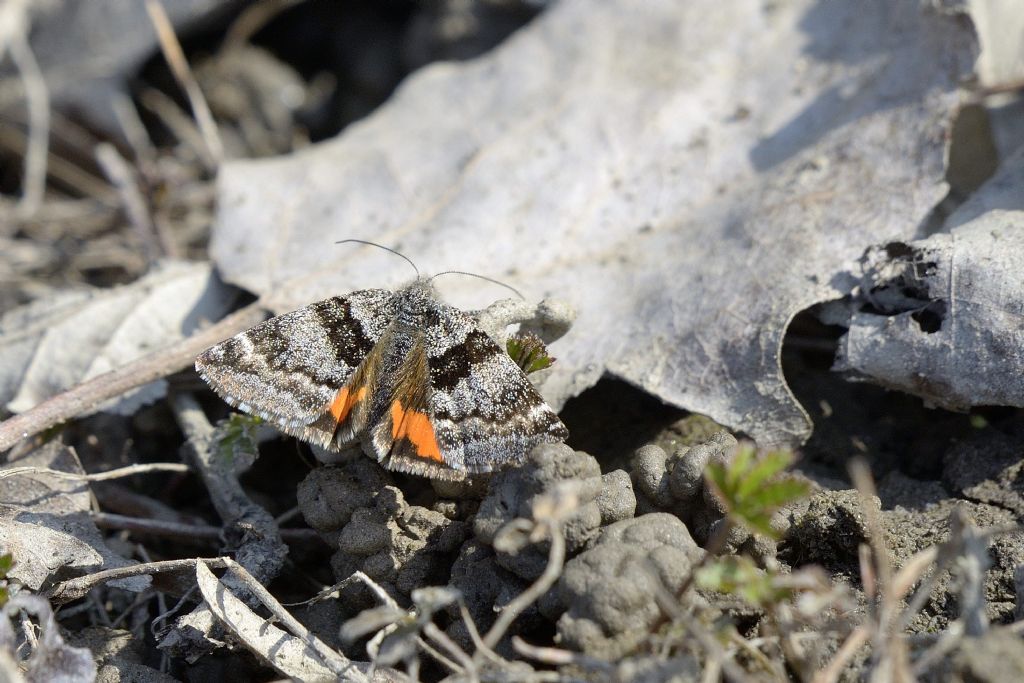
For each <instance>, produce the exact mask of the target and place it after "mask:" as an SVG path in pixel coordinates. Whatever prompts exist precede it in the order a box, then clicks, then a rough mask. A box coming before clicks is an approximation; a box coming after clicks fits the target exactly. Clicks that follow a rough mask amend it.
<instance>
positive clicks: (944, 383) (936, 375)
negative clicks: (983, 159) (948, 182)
mask: <svg viewBox="0 0 1024 683" xmlns="http://www.w3.org/2000/svg"><path fill="white" fill-rule="evenodd" d="M947 223H948V224H950V225H951V226H954V227H952V229H951V230H950V232H949V233H943V234H938V235H933V236H932V237H929V238H927V239H923V240H917V241H912V242H907V243H904V242H892V243H889V244H887V245H885V246H884V247H881V248H878V249H875V250H872V251H871V252H869V254H868V260H867V264H866V265H867V271H866V273H865V277H864V281H863V283H862V285H861V291H860V292H859V295H858V296H857V297H856V298H855V303H857V304H860V305H861V306H862V308H861V309H860V310H857V311H856V312H855V313H853V315H852V317H851V319H850V321H849V323H848V327H849V332H847V334H846V335H845V336H844V337H843V338H842V340H841V342H840V356H839V359H838V360H837V363H836V369H837V370H840V371H843V372H849V373H851V374H853V375H856V376H860V377H863V378H867V379H870V380H871V381H873V382H875V383H878V384H882V385H883V386H887V387H891V388H896V389H900V390H902V391H907V392H909V393H912V394H916V395H918V396H921V397H922V398H924V399H926V400H927V401H929V402H930V403H933V404H936V405H940V406H944V407H947V408H954V409H963V408H968V407H970V406H976V405H1010V406H1018V407H1024V278H1022V277H1021V273H1024V150H1021V152H1019V153H1018V154H1016V155H1015V156H1014V157H1013V158H1012V159H1010V160H1008V161H1007V162H1006V163H1005V164H1004V166H1003V168H1002V169H1001V170H1000V172H999V173H998V174H997V175H996V176H995V177H993V178H992V180H990V181H989V182H988V183H986V185H985V186H984V187H982V188H981V190H979V191H978V193H977V194H976V195H974V196H973V197H972V198H971V200H970V201H968V202H967V203H965V204H964V205H963V206H961V207H960V208H959V209H958V210H957V212H956V213H954V214H953V215H952V216H950V218H949V220H948V221H947Z"/></svg>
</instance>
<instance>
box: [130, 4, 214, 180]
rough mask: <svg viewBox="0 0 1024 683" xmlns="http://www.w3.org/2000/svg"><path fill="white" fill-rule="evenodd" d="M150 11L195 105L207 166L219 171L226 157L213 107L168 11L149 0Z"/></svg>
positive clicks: (169, 58)
mask: <svg viewBox="0 0 1024 683" xmlns="http://www.w3.org/2000/svg"><path fill="white" fill-rule="evenodd" d="M146 11H147V12H149V19H150V21H152V22H153V28H154V29H155V30H156V35H157V38H158V39H159V40H160V50H161V51H162V52H163V53H164V59H166V60H167V64H168V66H170V67H171V73H173V74H174V78H175V80H177V81H178V85H179V86H181V89H182V90H184V91H185V95H186V96H187V97H188V102H189V105H190V106H191V107H192V115H193V116H195V118H196V123H198V124H199V130H200V132H201V133H202V135H203V142H204V143H205V146H206V153H207V154H206V159H205V161H206V162H207V166H208V168H209V169H210V170H213V171H216V170H217V168H219V167H220V164H221V162H222V161H223V160H224V145H223V143H222V142H221V140H220V133H218V132H217V124H216V122H214V120H213V114H212V113H211V112H210V107H209V105H208V104H207V103H206V98H205V97H203V91H202V90H201V89H200V88H199V84H198V83H197V82H196V79H195V77H194V76H193V75H192V70H191V69H190V68H189V65H188V60H187V59H185V53H184V52H183V51H182V49H181V43H179V42H178V37H177V36H176V35H174V27H173V26H172V25H171V20H170V19H168V18H167V12H166V11H165V10H164V7H163V5H161V4H160V3H159V2H157V0H146Z"/></svg>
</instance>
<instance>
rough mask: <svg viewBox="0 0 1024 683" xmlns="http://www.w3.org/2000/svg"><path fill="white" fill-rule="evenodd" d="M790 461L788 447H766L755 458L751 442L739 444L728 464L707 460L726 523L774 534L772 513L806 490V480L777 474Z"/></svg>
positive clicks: (709, 479) (773, 535) (772, 535)
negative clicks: (762, 453) (786, 448)
mask: <svg viewBox="0 0 1024 683" xmlns="http://www.w3.org/2000/svg"><path fill="white" fill-rule="evenodd" d="M792 463H793V454H792V453H790V452H789V451H769V452H768V453H765V454H764V455H763V456H761V457H760V458H758V457H757V455H756V451H755V450H754V447H753V445H751V444H741V445H740V447H739V448H738V449H737V450H736V454H735V455H734V456H733V458H732V460H731V461H730V462H729V463H728V464H721V463H710V464H709V465H708V467H707V471H706V472H705V477H706V479H707V481H708V482H709V484H710V485H711V486H712V487H713V488H714V490H715V492H716V493H717V494H718V496H719V497H720V498H721V499H722V501H723V502H724V503H725V506H726V511H727V512H726V515H727V518H728V520H729V523H731V524H739V525H741V526H743V527H746V528H747V529H749V530H750V531H752V532H754V533H758V534H763V535H765V536H768V537H770V538H776V537H777V534H776V532H775V531H774V530H773V529H772V527H771V518H772V515H773V514H774V513H775V511H776V510H778V509H779V508H780V507H782V506H783V505H787V504H788V503H792V502H793V501H795V500H799V499H800V498H803V497H805V496H806V495H807V493H808V490H809V489H808V485H807V483H806V482H803V481H799V480H797V479H794V478H792V477H780V476H779V474H780V473H781V472H782V471H783V470H785V469H786V468H787V467H789V466H790V465H791V464H792Z"/></svg>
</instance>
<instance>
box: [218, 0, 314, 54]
mask: <svg viewBox="0 0 1024 683" xmlns="http://www.w3.org/2000/svg"><path fill="white" fill-rule="evenodd" d="M300 2H302V0H261V1H260V2H254V3H253V4H251V5H250V6H249V7H246V8H245V9H244V10H243V11H242V12H241V13H240V14H239V15H238V18H237V19H235V21H234V22H233V23H232V24H231V26H229V27H228V31H227V33H226V34H225V36H224V42H223V43H221V48H220V51H221V53H222V54H223V53H226V52H230V51H232V50H237V49H239V48H240V47H242V46H243V45H244V44H245V43H248V42H249V40H250V39H251V38H252V37H253V36H254V35H255V34H256V33H257V32H258V31H259V30H260V29H262V28H263V27H264V26H266V25H267V23H268V22H269V21H270V20H271V19H273V18H274V17H276V16H277V15H278V14H280V13H281V12H283V11H284V10H286V9H288V8H289V7H294V6H295V5H298V4H299V3H300Z"/></svg>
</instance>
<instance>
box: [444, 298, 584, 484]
mask: <svg viewBox="0 0 1024 683" xmlns="http://www.w3.org/2000/svg"><path fill="white" fill-rule="evenodd" d="M436 316H437V318H438V319H437V320H431V321H429V322H430V324H428V325H426V326H425V332H426V334H427V362H428V365H429V368H430V380H431V382H430V383H431V389H432V392H431V395H430V412H431V421H432V423H433V427H434V431H435V434H436V437H437V441H438V443H439V444H440V446H441V452H442V454H443V456H444V460H445V463H446V464H448V465H449V466H450V467H452V468H455V469H457V470H463V471H465V472H468V473H477V472H489V471H491V470H494V469H497V468H499V467H502V466H504V465H508V464H514V463H519V462H521V461H522V460H523V459H524V458H525V457H526V454H527V453H528V452H529V451H530V449H532V448H533V447H534V446H536V445H537V444H539V443H543V442H557V441H564V440H565V439H566V438H567V437H568V436H569V432H568V430H567V429H566V428H565V425H563V424H562V422H561V420H559V419H558V415H557V414H556V413H555V411H554V410H552V408H551V407H550V406H549V405H547V403H545V402H544V399H543V398H542V397H541V395H540V394H539V393H538V392H537V390H536V388H534V386H533V384H531V383H530V380H529V379H528V378H527V377H526V375H525V374H524V373H523V371H522V370H521V369H520V368H519V366H518V365H516V363H515V362H514V361H513V360H512V359H511V358H510V357H509V356H508V354H507V353H505V352H504V351H503V350H502V349H501V348H499V347H498V345H497V344H495V343H494V340H492V339H491V338H490V336H488V335H487V333H486V332H484V331H483V330H481V329H480V328H479V327H478V326H477V324H476V321H475V320H474V319H473V318H472V317H471V316H469V315H467V314H465V313H463V312H462V311H459V310H458V309H456V308H452V307H451V306H447V305H445V304H438V307H437V309H436Z"/></svg>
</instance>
